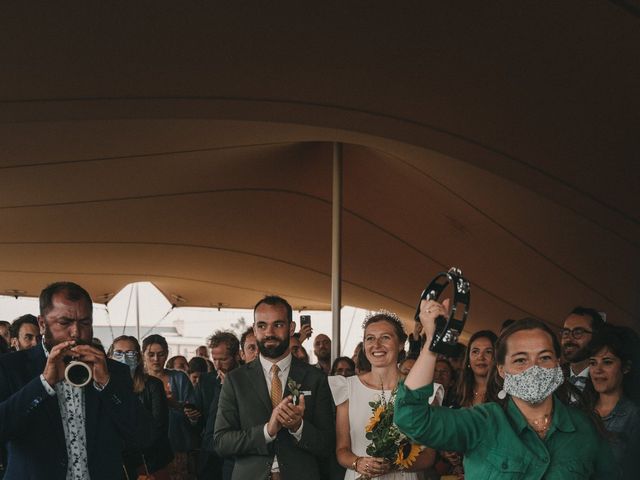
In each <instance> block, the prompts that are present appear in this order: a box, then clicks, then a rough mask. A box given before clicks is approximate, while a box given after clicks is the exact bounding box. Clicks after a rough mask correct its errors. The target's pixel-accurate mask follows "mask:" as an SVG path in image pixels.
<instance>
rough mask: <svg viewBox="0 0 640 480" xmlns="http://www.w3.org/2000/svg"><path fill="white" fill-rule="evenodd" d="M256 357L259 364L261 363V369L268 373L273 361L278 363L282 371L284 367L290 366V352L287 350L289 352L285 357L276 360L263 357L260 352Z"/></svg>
mask: <svg viewBox="0 0 640 480" xmlns="http://www.w3.org/2000/svg"><path fill="white" fill-rule="evenodd" d="M258 358H259V359H260V364H261V365H262V369H263V370H264V371H265V372H267V373H269V374H271V366H272V365H273V364H274V363H275V364H276V365H278V368H280V371H281V372H284V371H285V369H287V368H289V367H290V366H291V352H289V354H288V355H287V356H286V357H284V358H283V359H281V360H279V361H277V362H272V361H271V360H269V359H268V358H266V357H263V356H262V354H260V355H259V356H258Z"/></svg>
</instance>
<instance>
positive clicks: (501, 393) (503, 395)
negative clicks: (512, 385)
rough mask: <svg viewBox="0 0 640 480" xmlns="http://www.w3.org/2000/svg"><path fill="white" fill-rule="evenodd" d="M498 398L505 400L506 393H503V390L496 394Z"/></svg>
mask: <svg viewBox="0 0 640 480" xmlns="http://www.w3.org/2000/svg"><path fill="white" fill-rule="evenodd" d="M498 398H499V399H500V400H504V399H505V398H507V392H505V391H504V388H503V389H502V390H500V391H499V392H498Z"/></svg>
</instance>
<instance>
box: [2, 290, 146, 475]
mask: <svg viewBox="0 0 640 480" xmlns="http://www.w3.org/2000/svg"><path fill="white" fill-rule="evenodd" d="M92 312H93V304H92V301H91V297H90V296H89V294H88V293H87V291H86V290H84V289H83V288H82V287H80V286H79V285H76V284H74V283H70V282H58V283H54V284H52V285H49V286H48V287H47V288H45V289H44V290H43V291H42V293H41V294H40V316H39V317H38V324H39V327H40V332H41V334H42V335H43V342H42V344H41V345H36V346H35V347H33V348H30V349H28V350H24V351H19V352H15V353H11V354H8V355H4V356H2V357H0V442H2V443H7V447H8V462H7V469H6V473H5V476H4V479H5V480H12V479H22V478H31V479H43V480H44V479H51V480H58V479H59V480H86V479H90V480H100V479H105V480H107V479H114V478H120V475H121V468H122V458H121V457H122V455H121V452H122V449H123V446H124V443H125V442H127V445H129V446H131V445H134V446H140V447H142V446H144V438H150V437H151V435H149V431H150V428H151V422H150V418H149V415H148V414H147V413H146V412H145V410H144V409H143V408H142V404H141V403H140V402H139V401H138V400H137V399H136V397H135V396H134V393H133V389H132V383H131V376H130V374H129V369H128V368H127V367H126V366H125V365H122V364H120V363H118V362H114V361H112V360H108V359H106V357H105V354H104V352H102V351H101V350H100V349H98V348H95V347H94V346H92V345H91V344H90V343H91V340H92V338H93V316H92ZM69 358H71V359H73V360H76V361H80V362H83V363H85V364H86V365H87V366H88V368H89V369H90V370H91V376H92V381H90V382H88V384H87V385H86V386H84V387H80V386H76V385H72V384H70V383H68V382H66V381H64V378H65V368H66V363H68V360H69ZM65 360H66V361H65Z"/></svg>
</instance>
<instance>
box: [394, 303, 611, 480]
mask: <svg viewBox="0 0 640 480" xmlns="http://www.w3.org/2000/svg"><path fill="white" fill-rule="evenodd" d="M448 307H449V302H448V301H447V300H445V301H444V302H443V303H442V304H441V303H438V302H435V301H433V300H428V301H427V300H425V301H423V302H422V304H421V307H420V321H421V323H422V324H423V327H424V330H425V332H426V334H427V342H426V345H429V343H430V342H431V338H432V337H433V333H434V330H435V319H436V318H437V317H438V316H439V315H446V314H447V310H448ZM559 358H560V344H559V342H558V340H557V338H556V337H555V335H554V334H553V332H552V331H551V329H550V328H549V327H547V326H546V325H545V324H544V323H543V322H541V321H539V320H534V319H523V320H519V321H517V322H515V323H514V324H513V325H512V326H510V327H509V328H508V329H507V330H505V331H504V332H503V333H502V335H501V336H500V339H499V340H498V343H497V346H496V371H497V375H493V377H494V379H493V380H492V381H495V380H497V381H498V382H499V383H500V384H501V385H500V388H501V390H500V393H499V394H498V397H499V399H500V403H498V402H488V403H485V404H482V405H477V406H475V407H472V408H468V409H461V410H453V409H448V408H442V407H432V406H425V404H426V402H425V398H427V397H428V396H429V395H431V392H432V390H433V387H432V382H433V370H434V366H435V362H436V354H434V353H433V352H431V351H430V350H429V349H428V348H423V349H422V351H421V353H420V356H419V357H418V360H417V361H416V363H415V365H414V366H413V368H412V369H411V372H410V373H409V375H408V376H407V378H406V380H405V382H404V383H402V384H401V385H400V386H399V387H398V394H397V398H396V409H395V422H396V424H397V425H398V427H399V428H400V429H401V430H402V431H403V432H404V433H405V434H406V435H407V436H408V437H410V438H411V439H413V440H414V441H415V442H417V443H420V444H423V445H428V446H430V447H432V448H436V449H439V450H454V451H459V452H463V453H464V470H465V479H466V480H475V479H504V480H508V479H521V480H528V479H546V480H553V479H558V480H560V479H561V480H571V479H588V478H603V479H604V478H607V479H615V478H617V477H618V471H617V467H616V466H615V462H614V461H613V458H612V454H611V450H610V448H609V445H608V444H607V442H606V440H605V439H604V437H603V436H602V435H601V434H600V432H599V430H598V427H597V424H596V423H595V422H594V420H593V419H592V418H590V416H589V415H587V414H586V413H584V412H583V411H581V410H579V409H577V408H574V407H571V406H569V398H570V391H569V389H568V387H567V385H566V384H565V381H564V376H563V374H562V370H561V368H560V365H559V363H560V362H559ZM554 392H555V393H554ZM501 403H502V404H501Z"/></svg>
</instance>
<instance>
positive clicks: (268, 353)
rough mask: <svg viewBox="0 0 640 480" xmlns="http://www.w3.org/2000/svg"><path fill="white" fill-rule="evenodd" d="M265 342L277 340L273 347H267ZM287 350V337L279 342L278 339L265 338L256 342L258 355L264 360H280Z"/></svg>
mask: <svg viewBox="0 0 640 480" xmlns="http://www.w3.org/2000/svg"><path fill="white" fill-rule="evenodd" d="M267 340H278V341H279V342H280V343H278V344H277V345H276V346H275V347H267V346H266V345H265V342H266V341H267ZM288 349H289V337H287V338H285V339H284V340H282V341H281V340H280V339H279V338H278V337H267V338H265V339H264V340H262V341H258V350H259V351H260V355H262V356H263V357H265V358H280V357H281V356H282V355H284V353H285V352H286V351H287V350H288Z"/></svg>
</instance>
